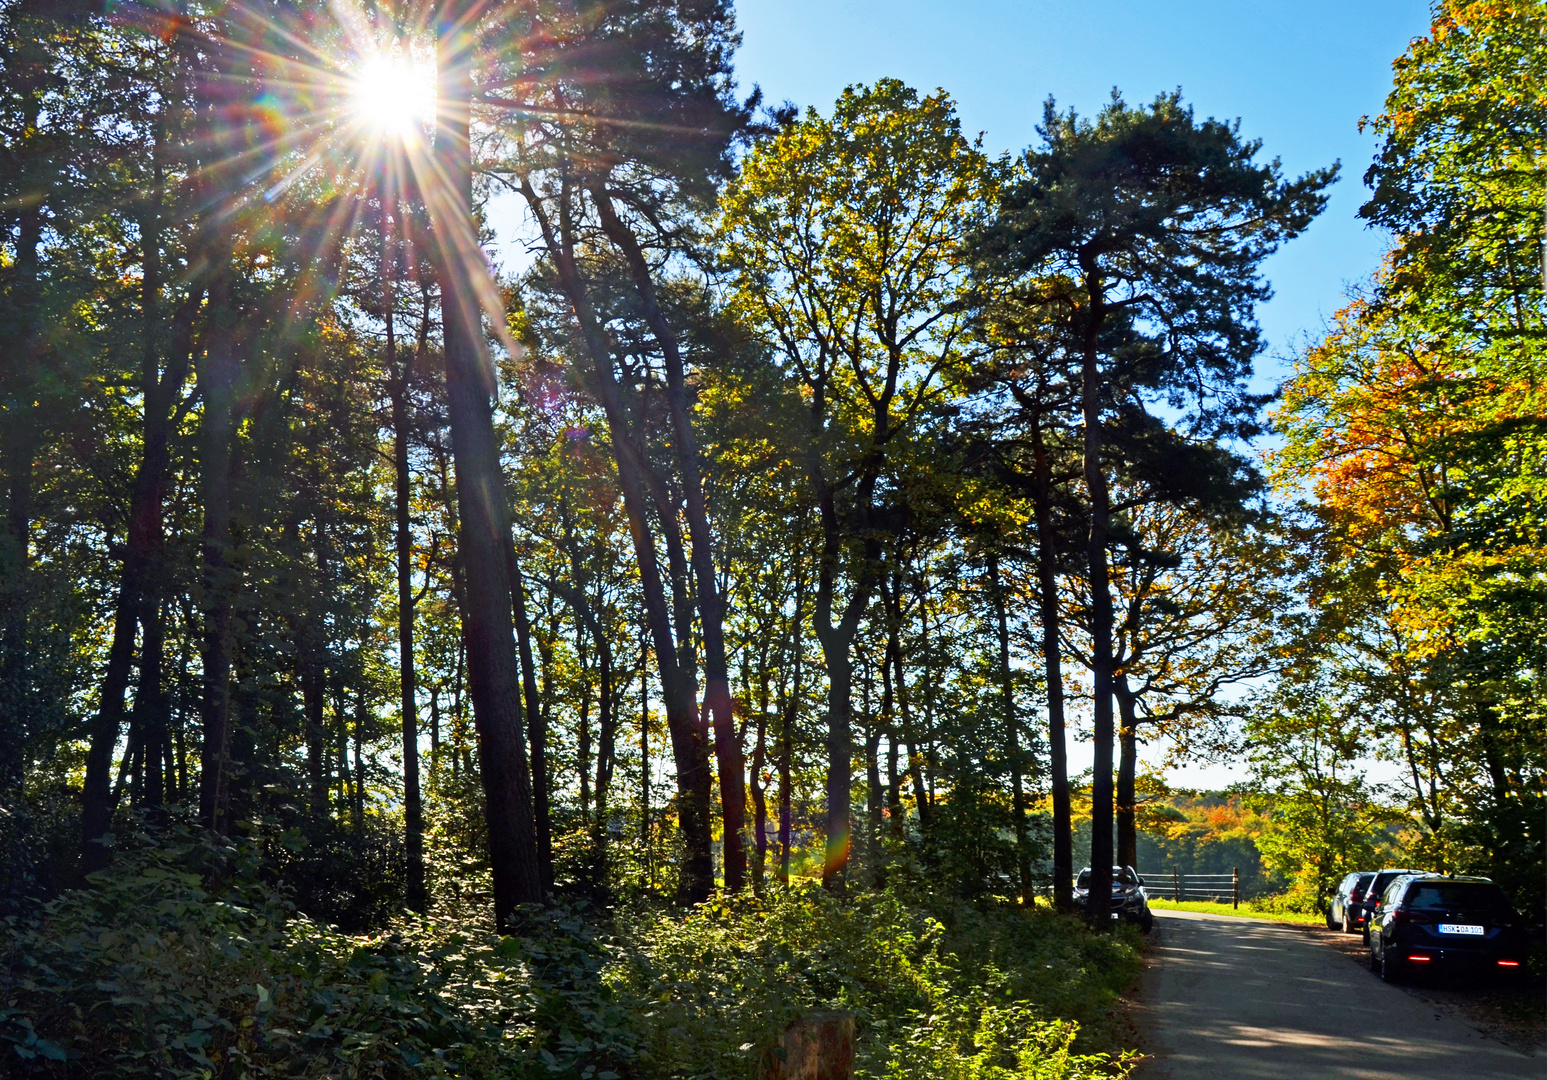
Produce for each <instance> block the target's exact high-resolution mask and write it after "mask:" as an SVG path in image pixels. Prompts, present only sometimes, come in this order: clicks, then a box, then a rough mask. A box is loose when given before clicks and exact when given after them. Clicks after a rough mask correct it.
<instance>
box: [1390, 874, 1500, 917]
mask: <svg viewBox="0 0 1547 1080" xmlns="http://www.w3.org/2000/svg"><path fill="white" fill-rule="evenodd" d="M1406 906H1407V908H1408V909H1409V910H1410V911H1507V910H1508V909H1509V901H1508V900H1507V899H1505V897H1504V893H1503V891H1502V890H1500V889H1499V887H1498V886H1497V885H1486V884H1484V883H1482V882H1480V881H1479V882H1469V881H1455V882H1445V883H1443V884H1441V883H1434V884H1431V883H1429V882H1419V883H1417V884H1415V885H1411V886H1409V887H1408V890H1407V897H1406Z"/></svg>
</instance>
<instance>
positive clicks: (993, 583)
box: [988, 555, 1032, 905]
mask: <svg viewBox="0 0 1547 1080" xmlns="http://www.w3.org/2000/svg"><path fill="white" fill-rule="evenodd" d="M988 578H989V591H990V592H991V593H992V599H993V605H994V623H995V628H996V630H997V631H998V634H999V696H1000V707H1001V708H1002V709H1003V710H1004V726H1005V749H1006V753H1007V755H1008V757H1009V759H1010V807H1011V813H1013V814H1014V815H1015V867H1016V873H1017V875H1018V877H1019V878H1020V889H1021V903H1023V904H1027V905H1030V904H1031V902H1032V892H1031V838H1030V837H1029V836H1028V835H1027V833H1026V793H1025V790H1024V788H1023V787H1022V776H1021V772H1022V762H1021V739H1020V719H1019V718H1018V717H1017V716H1016V712H1015V673H1014V672H1013V671H1012V670H1011V669H1010V621H1009V616H1008V613H1007V612H1006V610H1005V602H1004V579H1003V577H1001V575H1000V573H999V557H998V556H997V555H990V556H989V557H988Z"/></svg>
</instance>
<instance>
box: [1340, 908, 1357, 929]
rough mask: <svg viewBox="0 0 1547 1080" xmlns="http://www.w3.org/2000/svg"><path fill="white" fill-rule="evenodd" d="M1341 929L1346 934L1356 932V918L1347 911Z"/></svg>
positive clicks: (1344, 913)
mask: <svg viewBox="0 0 1547 1080" xmlns="http://www.w3.org/2000/svg"><path fill="white" fill-rule="evenodd" d="M1339 929H1340V930H1342V931H1343V933H1345V934H1352V933H1353V932H1354V929H1355V927H1354V920H1353V918H1352V917H1351V916H1350V915H1349V914H1348V912H1346V911H1345V912H1343V925H1342V926H1341V927H1339Z"/></svg>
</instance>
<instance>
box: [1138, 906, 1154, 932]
mask: <svg viewBox="0 0 1547 1080" xmlns="http://www.w3.org/2000/svg"><path fill="white" fill-rule="evenodd" d="M1139 929H1141V930H1143V931H1144V932H1145V933H1146V934H1147V933H1149V932H1150V931H1151V930H1153V929H1155V915H1154V913H1153V912H1151V911H1148V910H1146V911H1145V912H1144V918H1143V919H1142V920H1141V921H1140V922H1139Z"/></svg>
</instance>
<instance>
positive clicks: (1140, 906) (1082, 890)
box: [1074, 866, 1155, 934]
mask: <svg viewBox="0 0 1547 1080" xmlns="http://www.w3.org/2000/svg"><path fill="white" fill-rule="evenodd" d="M1089 895H1090V867H1088V866H1087V867H1085V869H1083V870H1081V871H1080V876H1079V877H1078V878H1076V879H1075V882H1074V902H1075V903H1076V904H1079V905H1080V907H1084V906H1085V898H1086V897H1087V896H1089ZM1110 911H1111V913H1112V918H1114V919H1126V920H1127V921H1128V922H1131V923H1133V924H1134V925H1135V926H1137V927H1138V928H1139V929H1140V930H1143V931H1144V932H1145V933H1146V934H1147V933H1149V932H1150V928H1151V927H1152V926H1154V925H1155V916H1154V915H1153V914H1151V912H1150V905H1149V898H1148V897H1147V896H1146V895H1145V894H1144V879H1143V878H1141V877H1140V876H1139V875H1138V872H1137V871H1135V870H1134V868H1133V867H1131V866H1114V867H1112V906H1111V908H1110Z"/></svg>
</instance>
